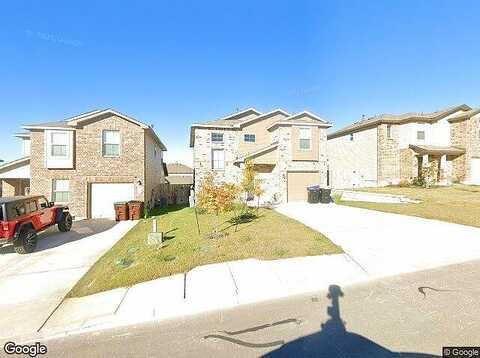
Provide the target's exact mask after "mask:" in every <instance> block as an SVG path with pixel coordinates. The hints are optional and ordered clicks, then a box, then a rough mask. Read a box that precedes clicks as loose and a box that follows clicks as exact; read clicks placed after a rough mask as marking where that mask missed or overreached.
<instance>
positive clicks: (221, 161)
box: [212, 149, 225, 170]
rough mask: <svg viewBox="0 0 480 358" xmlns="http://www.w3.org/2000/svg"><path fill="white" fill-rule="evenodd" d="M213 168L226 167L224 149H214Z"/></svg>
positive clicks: (221, 168) (220, 168)
mask: <svg viewBox="0 0 480 358" xmlns="http://www.w3.org/2000/svg"><path fill="white" fill-rule="evenodd" d="M212 169H216V170H223V169H225V152H224V151H223V149H214V150H212Z"/></svg>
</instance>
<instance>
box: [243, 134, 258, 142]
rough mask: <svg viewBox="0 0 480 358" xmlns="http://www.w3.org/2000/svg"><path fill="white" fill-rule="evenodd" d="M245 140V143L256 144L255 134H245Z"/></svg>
mask: <svg viewBox="0 0 480 358" xmlns="http://www.w3.org/2000/svg"><path fill="white" fill-rule="evenodd" d="M243 140H244V141H245V142H251V143H255V134H245V135H244V136H243Z"/></svg>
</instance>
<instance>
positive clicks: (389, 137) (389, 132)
mask: <svg viewBox="0 0 480 358" xmlns="http://www.w3.org/2000/svg"><path fill="white" fill-rule="evenodd" d="M387 138H388V139H392V125H391V124H387Z"/></svg>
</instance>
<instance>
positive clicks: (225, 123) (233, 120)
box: [191, 108, 262, 128]
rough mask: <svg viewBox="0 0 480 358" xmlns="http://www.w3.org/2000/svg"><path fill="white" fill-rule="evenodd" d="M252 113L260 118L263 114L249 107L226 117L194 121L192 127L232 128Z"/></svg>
mask: <svg viewBox="0 0 480 358" xmlns="http://www.w3.org/2000/svg"><path fill="white" fill-rule="evenodd" d="M251 115H255V116H256V117H255V118H258V116H262V113H261V112H259V111H257V110H256V109H255V108H248V109H245V110H243V111H240V112H236V113H233V114H230V115H228V116H226V117H222V118H219V119H215V120H212V121H207V122H202V123H194V124H192V125H191V127H212V128H222V127H226V128H230V127H231V128H233V127H235V126H237V125H239V124H240V123H241V122H243V121H245V120H242V118H244V117H247V116H251ZM255 118H253V119H255ZM250 119H252V118H250Z"/></svg>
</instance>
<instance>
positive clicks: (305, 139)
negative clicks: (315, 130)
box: [300, 128, 312, 150]
mask: <svg viewBox="0 0 480 358" xmlns="http://www.w3.org/2000/svg"><path fill="white" fill-rule="evenodd" d="M311 140H312V131H311V130H310V128H300V149H302V150H310V146H311V143H310V142H311Z"/></svg>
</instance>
